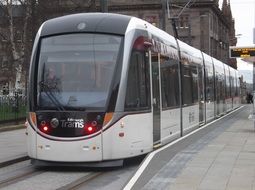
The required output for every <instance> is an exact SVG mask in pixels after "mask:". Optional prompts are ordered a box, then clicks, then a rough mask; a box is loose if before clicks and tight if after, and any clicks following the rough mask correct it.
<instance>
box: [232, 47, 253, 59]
mask: <svg viewBox="0 0 255 190" xmlns="http://www.w3.org/2000/svg"><path fill="white" fill-rule="evenodd" d="M229 55H230V58H238V57H241V58H245V57H254V56H255V47H229Z"/></svg>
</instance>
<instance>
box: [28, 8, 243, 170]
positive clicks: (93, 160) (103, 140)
mask: <svg viewBox="0 0 255 190" xmlns="http://www.w3.org/2000/svg"><path fill="white" fill-rule="evenodd" d="M239 91H240V82H239V78H238V72H237V71H236V70H235V69H233V68H231V67H229V66H228V65H226V64H224V63H222V62H221V61H219V60H216V59H215V58H213V57H211V56H209V55H207V54H205V53H203V52H201V51H200V50H198V49H195V48H193V47H191V46H189V45H187V44H185V43H184V42H181V41H179V40H177V39H175V38H174V37H173V36H171V35H169V34H167V33H166V32H164V31H162V30H160V29H158V28H156V27H155V26H153V25H151V24H150V23H148V22H146V21H144V20H141V19H139V18H136V17H131V16H125V15H119V14H110V13H82V14H74V15H68V16H63V17H59V18H54V19H51V20H48V21H46V22H45V23H43V24H42V26H41V27H40V29H39V31H38V33H37V36H36V39H35V42H34V46H33V50H32V57H31V64H30V73H29V92H28V93H29V106H28V109H29V110H28V117H27V120H28V124H27V129H26V130H27V139H28V155H29V157H30V158H31V159H32V163H33V164H35V165H44V164H53V165H58V164H63V165H68V164H69V165H73V164H79V165H87V166H91V165H93V166H114V165H121V164H122V163H123V160H124V159H126V158H130V157H135V156H138V155H141V154H146V153H148V152H150V151H152V150H154V149H155V148H157V147H160V146H163V145H165V144H167V143H169V142H171V141H174V140H176V139H178V138H180V137H181V136H183V135H185V134H187V133H189V132H191V131H193V130H195V129H197V128H199V127H200V126H202V125H204V124H206V123H208V122H210V121H212V120H214V119H215V118H217V117H220V116H221V115H224V114H225V113H227V112H229V111H231V110H233V109H235V108H237V107H238V106H239V105H240V97H239V94H240V92H239Z"/></svg>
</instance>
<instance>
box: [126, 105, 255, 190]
mask: <svg viewBox="0 0 255 190" xmlns="http://www.w3.org/2000/svg"><path fill="white" fill-rule="evenodd" d="M251 112H252V105H244V106H243V107H241V108H239V109H237V110H235V111H233V112H232V113H230V114H227V115H225V116H223V117H222V118H219V119H218V120H216V121H215V122H213V123H212V124H209V125H206V126H205V127H201V129H198V130H197V131H196V132H195V133H193V134H190V135H189V136H187V137H184V138H183V139H182V140H179V141H178V142H175V143H171V145H169V146H168V145H167V147H163V148H162V149H161V150H157V151H155V152H156V153H151V154H149V155H148V156H147V158H146V159H145V161H144V162H143V164H142V165H141V166H140V168H139V169H138V171H137V172H136V174H135V175H134V176H133V178H132V179H131V180H130V181H129V183H128V184H127V185H126V186H125V188H124V189H133V190H136V189H143V190H149V189H151V190H152V189H153V190H154V189H155V190H156V189H157V190H159V189H162V190H165V189H167V190H255V130H254V121H253V120H249V119H248V117H249V115H250V113H251Z"/></svg>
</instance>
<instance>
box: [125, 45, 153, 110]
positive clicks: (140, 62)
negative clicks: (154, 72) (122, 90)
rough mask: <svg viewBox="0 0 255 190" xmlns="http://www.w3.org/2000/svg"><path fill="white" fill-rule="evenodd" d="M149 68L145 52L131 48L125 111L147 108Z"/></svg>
mask: <svg viewBox="0 0 255 190" xmlns="http://www.w3.org/2000/svg"><path fill="white" fill-rule="evenodd" d="M149 97H150V96H149V68H148V62H147V58H146V57H145V53H144V52H141V51H136V50H133V51H132V54H131V58H130V64H129V70H128V81H127V89H126V100H125V111H134V110H145V109H148V108H149Z"/></svg>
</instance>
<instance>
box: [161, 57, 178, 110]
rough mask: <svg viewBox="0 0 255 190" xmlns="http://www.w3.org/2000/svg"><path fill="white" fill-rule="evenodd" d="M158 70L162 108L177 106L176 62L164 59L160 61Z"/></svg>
mask: <svg viewBox="0 0 255 190" xmlns="http://www.w3.org/2000/svg"><path fill="white" fill-rule="evenodd" d="M160 70H161V94H162V107H163V108H171V107H176V106H179V104H180V100H179V82H178V81H179V78H178V60H175V59H172V58H167V57H165V58H164V59H162V60H161V64H160Z"/></svg>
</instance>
